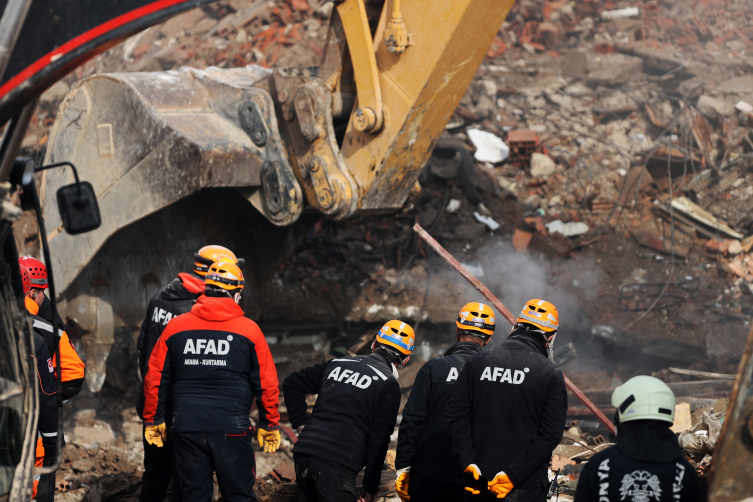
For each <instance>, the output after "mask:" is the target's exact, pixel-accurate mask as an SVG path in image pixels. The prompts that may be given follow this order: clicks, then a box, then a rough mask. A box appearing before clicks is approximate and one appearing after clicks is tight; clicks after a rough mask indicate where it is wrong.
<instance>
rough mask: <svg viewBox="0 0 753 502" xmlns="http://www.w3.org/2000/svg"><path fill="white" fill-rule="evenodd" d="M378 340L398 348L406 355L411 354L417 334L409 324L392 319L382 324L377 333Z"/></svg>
mask: <svg viewBox="0 0 753 502" xmlns="http://www.w3.org/2000/svg"><path fill="white" fill-rule="evenodd" d="M376 341H377V343H381V344H383V345H389V346H390V347H393V348H395V349H397V350H398V352H400V353H401V354H403V355H404V356H409V355H410V354H411V352H413V348H414V347H415V345H416V335H415V334H414V333H413V328H411V327H410V325H409V324H407V323H404V322H403V321H398V320H392V321H388V322H387V324H385V325H384V326H382V329H380V330H379V333H377V336H376Z"/></svg>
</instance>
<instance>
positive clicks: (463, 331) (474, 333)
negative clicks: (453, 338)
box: [456, 328, 491, 342]
mask: <svg viewBox="0 0 753 502" xmlns="http://www.w3.org/2000/svg"><path fill="white" fill-rule="evenodd" d="M456 333H457V335H458V336H462V335H468V336H473V337H476V338H481V340H483V341H485V342H486V341H488V340H489V339H490V338H491V336H490V335H487V334H486V333H482V332H480V331H476V330H475V329H461V328H457V331H456Z"/></svg>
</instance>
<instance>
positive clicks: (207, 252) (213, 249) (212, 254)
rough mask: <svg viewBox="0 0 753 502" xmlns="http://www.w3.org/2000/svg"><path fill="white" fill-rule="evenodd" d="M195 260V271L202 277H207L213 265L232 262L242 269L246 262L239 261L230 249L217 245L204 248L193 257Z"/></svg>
mask: <svg viewBox="0 0 753 502" xmlns="http://www.w3.org/2000/svg"><path fill="white" fill-rule="evenodd" d="M193 259H194V264H193V271H194V272H196V273H197V274H198V275H200V276H202V277H204V276H206V275H207V271H208V270H209V266H210V265H211V264H212V263H216V262H218V261H230V262H232V263H235V264H237V265H238V266H239V267H240V266H243V263H244V262H245V260H243V259H240V260H239V259H238V258H236V257H235V253H233V252H232V251H230V250H229V249H228V248H226V247H222V246H216V245H211V246H204V247H203V248H201V249H199V251H198V252H197V253H195V254H194V255H193Z"/></svg>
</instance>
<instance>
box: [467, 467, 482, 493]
mask: <svg viewBox="0 0 753 502" xmlns="http://www.w3.org/2000/svg"><path fill="white" fill-rule="evenodd" d="M463 472H470V473H471V474H472V475H473V479H475V480H476V481H478V478H479V477H481V469H479V468H478V466H477V465H476V464H471V465H469V466H468V467H466V468H465V470H464V471H463ZM465 491H467V492H471V493H472V494H474V495H478V494H479V493H481V491H480V490H474V489H473V488H472V487H470V486H466V487H465Z"/></svg>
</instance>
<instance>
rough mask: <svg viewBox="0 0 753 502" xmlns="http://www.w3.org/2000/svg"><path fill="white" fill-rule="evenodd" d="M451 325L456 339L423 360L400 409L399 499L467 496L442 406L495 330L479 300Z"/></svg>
mask: <svg viewBox="0 0 753 502" xmlns="http://www.w3.org/2000/svg"><path fill="white" fill-rule="evenodd" d="M455 325H456V327H455V340H456V341H457V343H456V344H455V345H453V346H452V347H450V348H449V349H447V351H446V352H445V353H444V356H442V357H437V358H436V359H432V360H431V361H429V362H427V363H426V364H424V366H423V367H422V368H421V370H420V371H419V372H418V374H417V375H416V380H415V383H414V384H413V388H412V389H411V393H410V397H409V398H408V402H407V403H406V405H405V408H404V409H403V419H402V421H401V422H400V433H399V434H398V440H397V456H396V459H395V468H396V469H397V480H396V481H395V490H396V491H397V494H398V495H399V496H400V498H401V499H402V500H403V502H408V501H411V502H430V501H436V502H443V501H446V502H455V501H458V500H462V499H463V495H464V494H465V490H464V489H463V471H462V470H461V469H458V466H457V461H456V460H455V455H453V453H452V447H451V446H450V438H449V436H448V435H447V425H446V422H445V408H446V407H447V401H448V400H449V399H450V394H451V393H452V387H453V386H454V385H455V383H456V382H457V380H458V375H459V374H460V370H461V369H463V366H464V365H465V363H466V361H468V360H469V359H470V358H471V356H473V354H475V353H477V352H478V351H480V350H481V349H483V348H484V347H485V346H486V344H487V342H488V341H489V339H490V338H491V336H492V334H494V311H493V310H492V308H491V307H490V306H489V305H486V304H483V303H478V302H471V303H467V304H466V305H465V306H463V308H462V309H461V310H460V313H459V314H458V318H457V320H456V321H455Z"/></svg>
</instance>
